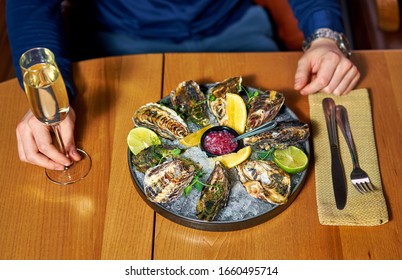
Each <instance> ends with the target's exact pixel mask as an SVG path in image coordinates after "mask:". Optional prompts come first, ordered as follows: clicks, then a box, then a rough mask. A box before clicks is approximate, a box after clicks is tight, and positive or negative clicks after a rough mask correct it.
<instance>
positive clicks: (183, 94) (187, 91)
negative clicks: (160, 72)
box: [170, 80, 209, 126]
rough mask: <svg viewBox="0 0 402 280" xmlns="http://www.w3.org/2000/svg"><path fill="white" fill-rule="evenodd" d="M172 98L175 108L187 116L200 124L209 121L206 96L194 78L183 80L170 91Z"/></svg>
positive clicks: (202, 124)
mask: <svg viewBox="0 0 402 280" xmlns="http://www.w3.org/2000/svg"><path fill="white" fill-rule="evenodd" d="M170 100H171V102H172V105H173V106H174V108H175V110H176V111H177V112H179V114H182V115H183V116H184V117H185V118H188V119H190V120H191V121H192V122H194V123H196V124H198V125H200V126H206V125H207V124H208V123H209V118H208V115H207V104H206V98H205V95H204V94H203V93H202V92H201V89H200V86H199V85H198V84H197V83H196V82H194V81H192V80H190V81H184V82H181V83H180V84H179V85H178V86H177V88H176V89H175V90H173V91H172V92H171V93H170Z"/></svg>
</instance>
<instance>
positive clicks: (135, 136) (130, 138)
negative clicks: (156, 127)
mask: <svg viewBox="0 0 402 280" xmlns="http://www.w3.org/2000/svg"><path fill="white" fill-rule="evenodd" d="M159 144H161V140H160V139H159V137H158V135H157V134H156V133H155V132H154V131H152V130H150V129H148V128H145V127H136V128H133V129H131V130H130V132H129V133H128V135H127V145H128V147H129V148H130V151H131V152H132V153H133V154H134V155H137V154H138V153H139V152H141V151H142V150H144V149H146V148H148V147H149V146H152V145H159Z"/></svg>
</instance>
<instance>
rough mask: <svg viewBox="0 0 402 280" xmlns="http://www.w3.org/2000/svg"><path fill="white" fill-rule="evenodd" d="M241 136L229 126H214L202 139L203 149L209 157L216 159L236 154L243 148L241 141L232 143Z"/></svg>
mask: <svg viewBox="0 0 402 280" xmlns="http://www.w3.org/2000/svg"><path fill="white" fill-rule="evenodd" d="M237 136H239V134H238V133H237V132H236V131H235V130H234V129H232V128H230V127H227V126H214V127H211V128H210V129H208V130H207V131H205V132H204V134H203V135H202V137H201V143H200V145H201V149H202V150H203V151H204V152H205V153H206V154H207V155H208V156H209V157H216V156H222V155H226V154H230V153H235V152H237V151H238V150H240V148H242V146H243V145H242V142H241V140H239V141H235V142H232V139H233V138H235V137H237Z"/></svg>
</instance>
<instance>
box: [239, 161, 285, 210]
mask: <svg viewBox="0 0 402 280" xmlns="http://www.w3.org/2000/svg"><path fill="white" fill-rule="evenodd" d="M236 169H237V172H238V174H239V178H240V181H241V182H242V183H243V186H244V187H245V188H246V190H247V192H248V193H249V194H250V195H251V196H253V197H255V198H258V199H261V200H263V201H266V202H269V203H272V204H284V203H286V202H287V200H288V197H289V195H290V176H289V174H287V173H286V172H285V171H283V170H282V169H280V168H279V167H278V166H276V164H275V163H273V162H270V161H264V160H247V161H245V162H243V163H241V164H239V165H238V166H236Z"/></svg>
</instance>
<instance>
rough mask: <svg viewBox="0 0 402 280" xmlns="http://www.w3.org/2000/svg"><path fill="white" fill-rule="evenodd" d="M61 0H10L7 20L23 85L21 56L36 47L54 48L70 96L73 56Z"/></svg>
mask: <svg viewBox="0 0 402 280" xmlns="http://www.w3.org/2000/svg"><path fill="white" fill-rule="evenodd" d="M61 2H62V1H61V0H7V2H6V21H7V32H8V37H9V41H10V46H11V54H12V58H13V64H14V68H15V72H16V74H17V78H18V80H19V82H20V85H21V87H23V83H22V75H21V70H20V67H19V59H20V57H21V55H22V54H23V53H24V52H25V51H27V50H29V49H31V48H35V47H45V48H48V49H50V50H51V51H52V52H53V53H54V55H55V58H56V63H57V65H58V67H59V69H60V71H61V73H62V75H63V78H64V82H65V84H66V87H67V91H68V93H69V96H70V97H72V96H73V83H72V75H71V59H70V58H69V54H68V50H67V45H66V34H65V31H64V25H63V17H62V6H61Z"/></svg>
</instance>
